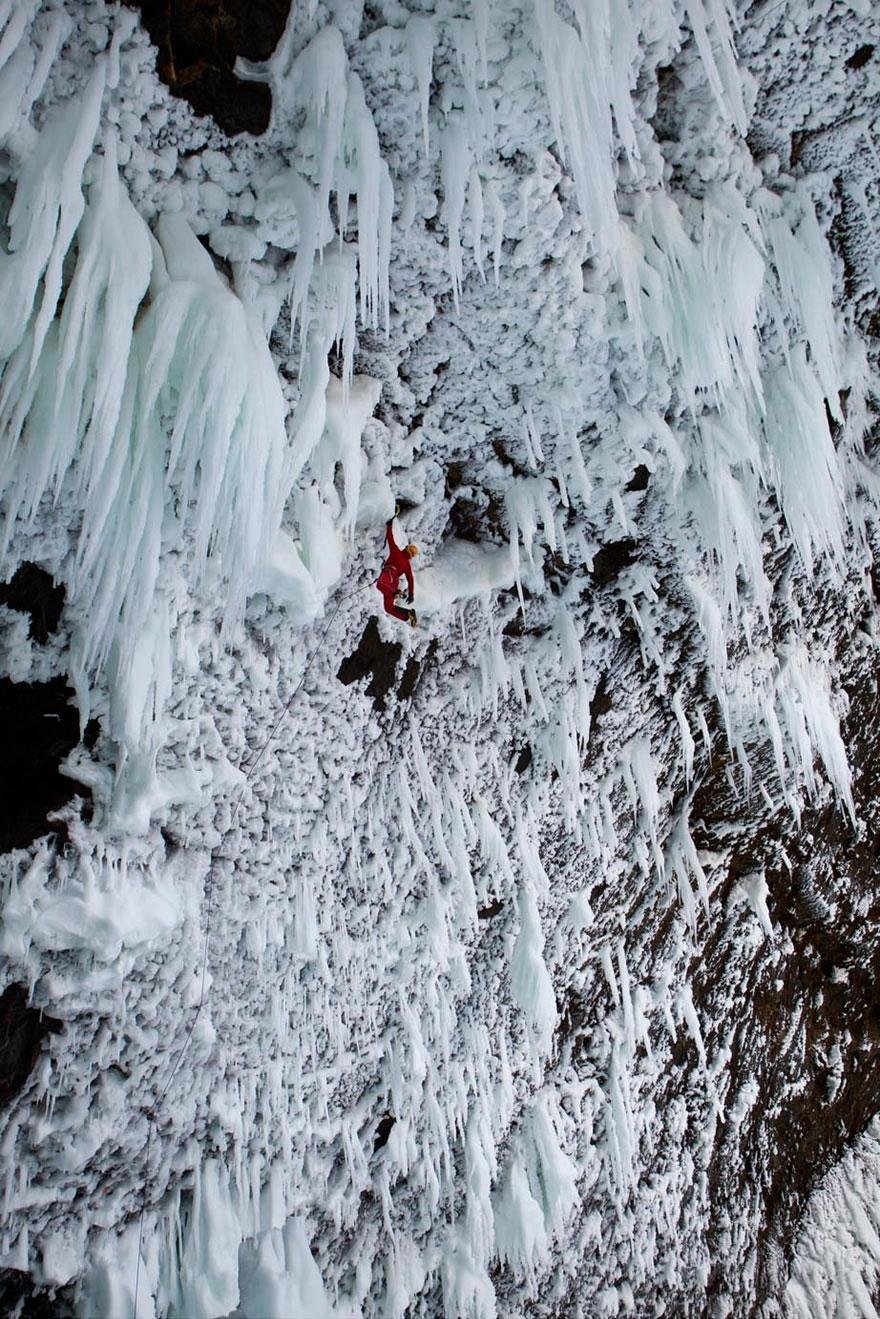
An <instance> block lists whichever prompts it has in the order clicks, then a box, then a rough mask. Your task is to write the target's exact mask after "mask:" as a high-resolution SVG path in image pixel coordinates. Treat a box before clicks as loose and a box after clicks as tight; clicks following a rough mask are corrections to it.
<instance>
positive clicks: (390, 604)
mask: <svg viewBox="0 0 880 1319" xmlns="http://www.w3.org/2000/svg"><path fill="white" fill-rule="evenodd" d="M376 587H377V589H378V590H380V591H381V592H382V600H383V602H384V605H385V613H386V614H390V615H391V616H392V618H399V619H400V621H401V622H402V623H405V622H406V621H407V619H408V618H409V610H408V609H401V608H400V606H399V605H396V604H395V603H394V597H395V596H396V595H397V587H396V586H395V587H394V588H393V589H392V590H390V591H387V590H385V589H384V588H383V587H381V586H379V583H378V582H377V583H376Z"/></svg>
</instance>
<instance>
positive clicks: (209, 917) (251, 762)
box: [133, 582, 372, 1319]
mask: <svg viewBox="0 0 880 1319" xmlns="http://www.w3.org/2000/svg"><path fill="white" fill-rule="evenodd" d="M371 584H372V583H371V582H365V583H364V584H363V586H357V587H355V589H354V590H353V591H347V592H346V593H345V595H343V596H340V598H339V600H338V601H337V603H336V606H335V608H334V610H333V612H332V614H331V615H330V617H329V618H328V620H327V622H326V623H325V624H324V628H323V631H322V632H321V635H320V637H319V638H318V642H317V645H316V646H315V647H314V649H313V650H312V653H311V655H310V656H309V658H308V661H307V663H306V666H305V668H304V669H303V671H302V674H301V676H300V679H299V682H298V683H297V684H296V686H295V687H294V689H293V691H292V692H291V694H290V696H289V697H288V698H287V701H286V703H285V705H284V707H283V708H282V710H281V713H280V714H279V716H278V718H277V719H276V721H275V724H274V725H273V727H272V728H271V729H270V730H269V734H268V736H267V737H266V739H265V741H264V742H263V745H262V746H261V747H260V749H259V751H258V752H257V754H256V756H253V755H251V756H250V757H248V759H247V760H246V761H245V762H244V764H243V765H242V773H243V775H244V777H243V778H242V780H241V782H240V783H239V785H238V788H237V789H236V793H235V796H234V798H233V801H232V813H231V815H230V818H229V827H228V829H227V830H226V832H227V833H230V832H231V831H232V829H233V828H234V827H235V823H236V821H237V819H238V811H239V807H240V806H241V803H242V801H243V800H244V790H245V788H246V787H247V785H248V783H249V782H250V781H251V779H252V777H253V775H254V773H255V772H256V769H257V766H258V765H259V764H260V761H261V760H262V759H263V756H264V755H265V754H266V752H267V751H268V749H269V747H270V746H271V744H272V742H273V741H274V739H275V738H276V737H277V735H278V733H279V732H280V730H281V727H282V725H283V723H284V721H285V719H286V718H287V716H288V714H289V713H290V709H291V706H292V705H293V703H294V701H295V700H296V698H297V696H298V695H299V693H300V692H301V691H302V688H303V684H304V683H305V680H306V678H307V677H308V675H309V670H310V669H311V667H312V664H313V663H314V660H315V657H316V656H317V654H318V652H319V651H320V650H321V648H322V647H323V645H324V641H325V639H326V637H327V633H328V632H329V631H330V628H331V627H332V626H333V623H334V621H335V619H336V615H337V614H338V613H339V610H340V609H341V608H342V606H343V605H344V604H345V601H346V600H351V599H352V597H353V596H356V595H360V593H361V591H365V590H366V589H367V587H368V586H370V585H371ZM218 847H219V844H218ZM217 850H218V848H217V847H214V848H213V849H212V851H211V863H210V865H209V867H208V909H207V912H206V914H205V947H204V951H203V953H202V973H201V982H200V986H199V1001H198V1003H197V1004H196V1009H195V1013H194V1015H193V1019H192V1021H191V1022H190V1024H189V1026H188V1028H187V1031H186V1034H185V1036H184V1038H183V1043H182V1044H181V1046H180V1048H179V1050H178V1053H177V1057H176V1058H175V1060H174V1065H173V1067H172V1068H171V1073H170V1075H169V1077H168V1079H167V1081H166V1082H165V1084H164V1086H163V1087H162V1090H161V1091H160V1094H159V1097H158V1099H157V1101H156V1104H155V1107H154V1108H152V1109H149V1110H148V1113H147V1122H148V1125H147V1146H146V1153H145V1156H144V1187H143V1195H142V1196H141V1208H140V1216H139V1224H138V1253H137V1267H136V1271H135V1280H134V1310H133V1319H137V1311H138V1292H139V1288H140V1276H141V1251H142V1248H143V1240H144V1217H145V1215H146V1211H147V1192H148V1184H147V1183H148V1178H149V1172H150V1147H151V1145H152V1142H153V1132H154V1131H155V1129H156V1122H157V1116H158V1111H159V1109H160V1108H161V1107H162V1104H163V1102H164V1099H165V1096H166V1095H167V1093H168V1090H169V1088H170V1086H171V1082H172V1081H173V1080H174V1077H175V1076H176V1074H177V1069H178V1068H179V1067H180V1064H181V1062H182V1061H183V1058H184V1055H185V1053H186V1051H187V1049H188V1048H189V1044H190V1041H191V1039H192V1037H193V1034H194V1032H195V1028H196V1026H197V1024H198V1020H199V1017H200V1016H201V1013H202V1008H203V1007H204V1005H205V981H206V979H207V974H208V952H209V949H210V944H211V927H212V922H213V916H214V864H215V858H216V854H217Z"/></svg>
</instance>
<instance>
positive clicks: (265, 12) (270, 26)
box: [126, 0, 290, 137]
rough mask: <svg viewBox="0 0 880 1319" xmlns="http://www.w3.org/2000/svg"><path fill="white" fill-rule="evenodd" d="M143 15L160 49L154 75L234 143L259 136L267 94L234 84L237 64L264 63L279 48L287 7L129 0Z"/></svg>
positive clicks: (236, 1) (233, 0) (284, 1)
mask: <svg viewBox="0 0 880 1319" xmlns="http://www.w3.org/2000/svg"><path fill="white" fill-rule="evenodd" d="M126 3H127V4H129V5H130V6H131V8H133V9H137V10H138V11H139V12H140V15H141V18H142V20H143V24H144V27H145V28H146V29H147V31H148V32H149V34H150V39H151V40H152V41H153V42H154V43H155V45H156V47H157V50H158V60H157V72H158V74H159V77H160V78H161V79H162V81H163V82H164V83H165V84H166V86H167V87H168V88H169V90H170V91H172V92H173V93H174V95H175V96H180V97H182V98H183V99H184V100H185V101H188V102H189V104H190V105H191V106H192V108H193V110H194V111H195V112H196V114H197V115H210V116H211V117H212V118H213V119H214V120H215V121H216V123H217V124H218V125H219V126H220V128H222V129H223V131H224V133H228V134H229V135H230V137H234V136H235V135H236V134H238V133H253V134H259V133H264V132H265V131H266V129H267V127H268V126H269V116H270V114H271V113H272V95H271V93H270V91H269V88H268V87H267V86H266V85H265V84H264V83H260V82H246V81H244V80H243V79H241V78H238V77H236V75H235V72H234V69H235V61H236V59H237V58H238V57H239V55H241V56H243V57H244V58H245V59H247V60H252V61H260V60H266V59H268V58H269V56H270V55H271V54H272V51H273V50H274V49H275V47H276V45H277V44H278V40H279V38H280V36H281V34H282V32H283V31H284V24H285V22H286V21H287V15H288V13H289V10H290V6H289V4H288V0H265V2H264V0H261V3H260V4H257V5H255V4H251V3H249V0H126Z"/></svg>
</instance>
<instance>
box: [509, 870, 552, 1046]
mask: <svg viewBox="0 0 880 1319" xmlns="http://www.w3.org/2000/svg"><path fill="white" fill-rule="evenodd" d="M517 906H518V908H519V915H520V930H519V934H518V935H517V937H516V943H515V944H514V947H513V954H512V956H511V961H510V988H511V992H512V994H513V997H514V999H515V1001H516V1002H517V1003H518V1004H519V1006H520V1008H521V1009H522V1011H523V1013H524V1015H525V1017H526V1019H527V1020H528V1022H529V1024H530V1025H531V1026H532V1028H533V1030H534V1032H535V1040H536V1043H537V1044H538V1046H539V1048H540V1050H541V1051H542V1052H543V1053H546V1052H548V1050H549V1048H550V1041H551V1037H552V1035H553V1031H554V1029H555V1028H556V996H555V994H554V992H553V982H552V980H551V979H550V973H549V972H548V970H547V966H546V963H545V961H544V956H543V949H544V935H543V932H542V930H541V917H540V915H539V914H538V906H537V903H536V902H535V898H534V895H533V894H532V892H531V890H530V889H528V888H525V889H523V890H522V891H521V893H520V896H519V900H518V903H517Z"/></svg>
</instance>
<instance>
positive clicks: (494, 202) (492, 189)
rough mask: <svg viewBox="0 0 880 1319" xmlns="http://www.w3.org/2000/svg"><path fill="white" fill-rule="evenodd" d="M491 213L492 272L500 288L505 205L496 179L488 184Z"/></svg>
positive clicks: (487, 190)
mask: <svg viewBox="0 0 880 1319" xmlns="http://www.w3.org/2000/svg"><path fill="white" fill-rule="evenodd" d="M486 192H487V194H488V197H489V213H490V215H491V216H492V272H493V275H494V279H495V287H496V288H498V285H499V281H500V272H501V250H502V247H503V244H504V203H503V201H502V200H501V194H500V193H499V191H498V186H497V184H496V183H495V181H494V179H490V180H489V182H488V183H487V184H486Z"/></svg>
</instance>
